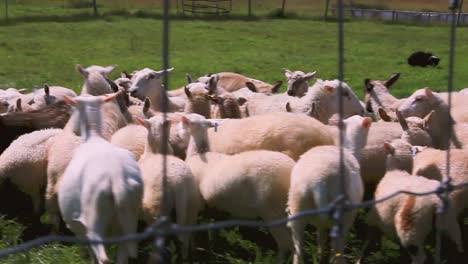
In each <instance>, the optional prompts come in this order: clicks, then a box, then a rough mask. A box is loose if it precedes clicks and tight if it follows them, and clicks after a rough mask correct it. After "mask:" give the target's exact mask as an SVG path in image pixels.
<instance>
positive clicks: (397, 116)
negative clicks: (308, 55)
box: [0, 65, 468, 263]
mask: <svg viewBox="0 0 468 264" xmlns="http://www.w3.org/2000/svg"><path fill="white" fill-rule="evenodd" d="M114 68H115V67H114V66H108V67H101V66H90V67H87V68H84V67H82V66H80V65H77V66H76V69H77V71H78V73H79V74H80V75H81V76H82V77H83V79H84V84H83V86H82V90H81V93H80V95H77V94H75V92H74V91H72V90H70V89H67V88H64V87H60V86H48V85H44V88H42V89H37V90H35V91H34V92H33V93H25V92H26V91H25V90H23V89H15V88H8V89H3V90H0V113H1V114H0V131H1V132H0V133H1V138H0V154H1V156H0V178H1V180H2V185H3V187H2V189H1V192H0V194H2V195H3V196H5V195H10V193H13V192H14V190H16V191H19V192H21V193H22V194H23V195H24V194H26V195H27V198H28V199H23V200H18V201H17V202H15V203H14V205H12V203H13V202H12V199H15V198H13V196H10V197H9V200H8V203H10V205H9V206H8V205H2V207H1V208H0V213H3V214H7V215H8V216H9V217H15V218H16V219H19V220H20V221H23V222H24V223H25V224H26V225H28V226H32V227H33V228H36V229H34V230H33V231H32V232H33V233H34V232H36V233H35V235H36V236H37V235H38V234H40V231H38V230H40V228H41V226H42V223H41V222H40V216H41V215H42V214H43V213H44V212H47V213H48V216H49V220H50V223H51V224H52V226H53V230H54V231H55V232H61V230H62V229H61V225H63V224H62V220H63V222H64V223H65V224H66V227H67V228H68V229H70V230H71V231H72V232H73V233H74V234H75V235H76V236H78V237H83V238H89V239H103V238H106V237H110V236H115V235H124V234H129V233H135V232H136V231H137V223H138V221H139V220H141V221H143V222H144V223H146V225H148V226H150V225H151V224H152V223H154V221H155V219H157V218H158V216H160V215H171V213H175V219H174V220H173V221H174V222H175V223H177V224H178V225H195V224H197V218H198V216H199V215H201V214H202V213H203V211H205V210H207V209H208V208H214V209H216V210H219V211H222V212H225V213H228V214H229V215H230V217H231V218H232V219H256V218H260V219H262V220H263V221H266V222H269V221H274V220H277V219H280V218H284V217H287V216H288V215H294V214H297V213H299V212H301V211H304V210H310V209H319V208H324V207H327V206H328V205H329V204H330V203H332V202H334V201H335V199H336V198H337V197H338V195H339V194H340V190H341V189H340V188H341V185H340V159H339V157H340V149H339V141H340V140H339V134H340V133H339V129H338V126H337V124H339V122H338V121H339V118H338V117H339V115H338V112H339V107H338V101H339V100H338V99H339V98H338V96H340V95H341V96H342V102H343V118H345V119H344V121H343V129H344V132H343V135H344V140H343V146H344V153H343V164H344V168H343V172H344V180H345V184H344V186H345V190H344V191H345V195H346V198H347V200H348V201H350V202H352V203H359V202H361V201H363V200H364V199H379V198H382V197H384V196H386V195H388V194H391V193H393V192H396V191H399V190H408V191H414V192H425V191H431V190H435V189H436V188H437V187H438V186H439V185H440V181H441V180H443V179H444V176H445V172H446V152H445V151H444V150H446V149H447V148H449V147H452V148H454V149H453V150H452V151H451V169H450V173H451V177H452V178H453V180H452V183H453V184H457V183H462V182H465V181H468V175H467V174H466V172H467V171H468V151H466V150H465V149H464V148H465V147H464V146H466V145H467V144H468V109H467V108H468V106H467V104H466V100H467V99H468V94H465V93H464V92H463V91H461V92H454V93H453V94H452V108H451V112H450V114H451V118H449V108H448V104H447V98H448V96H447V95H448V94H447V93H437V92H434V91H431V90H430V89H429V88H423V89H419V90H416V91H415V92H414V93H413V94H412V95H411V96H410V97H408V98H401V99H398V98H396V97H394V96H392V94H391V92H390V90H389V89H390V87H391V86H392V85H393V84H394V83H395V82H396V81H397V80H398V78H399V77H400V76H399V74H393V75H391V76H390V77H389V78H388V79H387V80H385V81H379V80H370V79H366V80H365V81H364V92H365V99H364V102H362V101H360V100H359V98H358V97H357V96H356V95H355V93H354V92H353V90H352V89H351V88H350V87H349V86H348V85H347V84H346V83H344V82H343V83H342V85H341V87H342V92H341V93H339V85H340V82H339V81H338V80H321V79H314V75H315V72H310V73H304V72H302V71H290V70H287V69H285V70H284V73H285V77H286V81H287V90H286V92H285V93H278V88H279V87H280V86H281V83H282V82H281V81H278V82H277V83H275V84H268V83H265V82H263V81H259V80H256V79H252V78H249V77H245V76H242V75H239V74H236V73H230V72H221V73H216V74H208V75H206V76H202V77H200V78H198V79H196V80H193V79H192V78H191V77H190V76H189V75H187V81H188V84H187V85H186V86H184V87H182V88H179V89H175V90H170V91H167V90H166V89H165V88H164V86H163V85H162V78H163V75H164V74H168V73H169V72H170V71H171V70H172V69H168V70H162V71H155V70H152V69H149V68H145V69H142V70H137V71H134V72H133V73H131V74H128V73H122V76H121V78H118V79H116V80H114V81H112V80H110V79H109V77H108V76H109V74H110V73H111V72H112V71H113V70H114ZM163 101H166V102H167V111H168V114H167V119H164V118H163V115H162V111H163V106H162V105H163V104H162V102H163ZM370 116H375V117H374V118H375V119H377V121H376V122H372V119H371V117H370ZM449 132H450V133H449ZM449 134H451V135H452V136H451V137H450V136H449ZM164 135H167V138H168V144H167V146H164V145H163V144H162V142H163V141H162V138H163V137H164ZM449 138H450V140H449ZM166 151H167V153H169V155H168V156H167V188H166V190H165V193H166V194H167V196H166V199H164V200H165V201H166V202H167V203H166V204H163V197H162V194H163V188H162V177H163V167H162V163H163V152H166ZM11 195H12V194H11ZM3 196H2V197H3ZM448 199H449V201H450V206H449V207H448V209H447V211H446V212H445V213H444V214H443V215H442V216H441V220H442V221H441V229H442V230H443V231H444V232H445V233H446V234H447V235H448V237H449V239H450V240H451V241H453V242H454V243H455V245H456V249H457V250H458V251H459V252H462V251H463V249H464V248H465V249H466V248H467V245H466V244H467V243H468V241H463V242H464V243H465V244H463V242H462V233H463V232H462V229H461V225H462V224H463V221H462V220H463V218H464V216H466V212H464V211H466V210H465V209H467V208H468V188H460V189H457V190H455V191H453V192H451V193H450V195H449V197H448ZM20 202H22V203H26V204H27V205H25V206H26V207H25V208H27V206H30V208H33V209H31V210H23V209H21V208H22V207H21V205H20ZM439 205H440V199H439V198H438V196H437V195H436V194H432V195H427V196H411V195H400V196H396V197H394V198H393V199H390V200H387V201H385V202H382V203H378V204H376V205H375V206H373V207H371V209H370V210H369V212H368V214H367V216H366V219H367V224H368V225H369V228H370V227H375V228H378V229H379V230H380V231H381V232H382V233H383V234H386V235H389V236H390V237H392V236H396V237H397V238H398V241H399V243H400V244H401V245H402V247H403V248H404V249H405V250H406V251H407V252H408V253H409V255H410V257H411V261H412V263H424V261H425V259H426V253H425V245H424V243H425V240H426V238H427V237H428V235H429V234H430V233H431V232H433V231H434V228H433V220H434V214H435V213H436V211H437V209H438V207H439ZM356 213H357V212H356V210H347V211H345V213H344V215H343V232H344V234H345V235H346V234H347V233H348V232H349V230H350V228H351V227H352V226H353V222H354V220H355V216H356ZM308 223H312V224H313V225H314V226H315V227H316V229H317V234H318V246H319V254H320V256H319V257H320V259H321V261H322V262H323V263H326V262H327V261H328V258H329V257H330V256H329V253H328V252H329V250H326V249H327V248H329V245H328V242H329V241H327V238H328V231H329V229H330V228H331V226H332V225H333V224H334V221H333V220H332V218H330V216H329V215H327V214H325V215H319V216H316V217H307V218H299V219H295V220H293V221H290V222H289V223H288V224H284V225H282V226H278V227H274V228H270V229H269V232H270V233H271V235H272V237H273V239H274V241H275V242H276V245H277V250H278V252H277V261H278V262H280V263H281V262H284V261H285V259H286V257H287V254H288V253H289V252H292V254H293V262H294V263H301V262H302V258H303V255H304V254H303V243H304V230H305V227H306V225H307V224H308ZM190 236H191V235H190V234H180V235H178V239H179V240H180V242H181V248H180V253H178V254H179V255H180V256H182V258H183V259H186V258H187V257H188V255H190V254H189V253H190V250H189V249H190V245H191V243H193V239H192V238H191V237H190ZM369 237H371V236H369ZM370 244H372V243H370ZM91 250H92V253H93V255H94V257H95V259H96V260H97V262H98V263H109V262H110V260H109V257H108V255H107V254H106V250H105V248H104V245H102V244H94V245H92V246H91ZM137 252H138V250H137V242H126V243H123V244H121V245H119V249H118V253H117V263H127V261H128V258H129V257H132V258H135V257H137ZM363 252H364V253H368V252H369V250H363ZM365 257H366V255H365V254H363V256H361V260H360V261H361V263H364V262H365ZM338 260H340V261H344V259H343V258H338Z"/></svg>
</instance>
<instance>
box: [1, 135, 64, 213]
mask: <svg viewBox="0 0 468 264" xmlns="http://www.w3.org/2000/svg"><path fill="white" fill-rule="evenodd" d="M61 131H62V130H61V129H44V130H38V131H34V132H32V133H29V134H24V135H22V136H20V137H18V139H16V140H15V141H13V142H12V143H11V144H10V146H9V147H8V148H7V149H6V150H5V151H4V152H3V153H2V154H1V155H0V179H1V181H2V182H3V181H5V180H7V179H9V180H10V181H11V183H12V184H14V185H15V186H17V187H18V188H19V189H20V190H21V191H23V192H25V193H26V194H28V195H29V196H30V197H31V201H32V203H33V205H34V211H35V213H40V209H41V207H42V204H43V197H42V190H43V189H44V187H45V185H46V183H47V152H48V149H49V147H50V145H51V144H52V142H53V140H54V138H55V136H56V135H58V134H59V133H60V132H61Z"/></svg>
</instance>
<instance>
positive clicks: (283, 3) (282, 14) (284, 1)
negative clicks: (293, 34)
mask: <svg viewBox="0 0 468 264" xmlns="http://www.w3.org/2000/svg"><path fill="white" fill-rule="evenodd" d="M285 8H286V0H283V1H282V2H281V16H283V17H284V11H285V10H284V9H285Z"/></svg>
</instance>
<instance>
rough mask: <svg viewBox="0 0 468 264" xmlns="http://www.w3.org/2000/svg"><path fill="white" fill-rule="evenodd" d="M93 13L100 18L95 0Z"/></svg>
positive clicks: (94, 0)
mask: <svg viewBox="0 0 468 264" xmlns="http://www.w3.org/2000/svg"><path fill="white" fill-rule="evenodd" d="M93 12H94V16H95V17H97V16H98V9H97V3H96V0H93Z"/></svg>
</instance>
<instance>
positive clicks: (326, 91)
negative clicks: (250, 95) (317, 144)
mask: <svg viewBox="0 0 468 264" xmlns="http://www.w3.org/2000/svg"><path fill="white" fill-rule="evenodd" d="M338 86H339V81H338V80H332V81H323V80H320V79H318V80H317V81H316V82H315V84H314V85H313V86H312V87H310V88H309V90H308V92H307V94H306V95H304V96H303V97H301V98H297V97H292V96H289V95H287V94H276V95H271V96H267V97H263V98H257V99H248V102H247V107H248V111H249V115H251V116H252V115H258V114H265V113H272V112H286V111H288V112H298V113H305V114H306V115H309V116H312V117H314V118H316V119H318V120H319V121H320V122H322V123H324V124H328V121H329V119H330V118H331V117H332V116H333V115H334V114H336V113H338V99H339V97H338ZM342 87H343V94H342V95H343V103H344V104H343V107H344V109H343V112H344V118H347V117H350V116H353V115H361V116H362V115H364V108H362V106H361V104H360V101H359V99H358V98H357V96H356V95H355V94H354V92H353V91H352V90H351V88H350V87H349V86H348V85H347V84H346V83H344V82H343V83H342ZM288 103H289V109H288V107H286V105H287V104H288Z"/></svg>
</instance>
